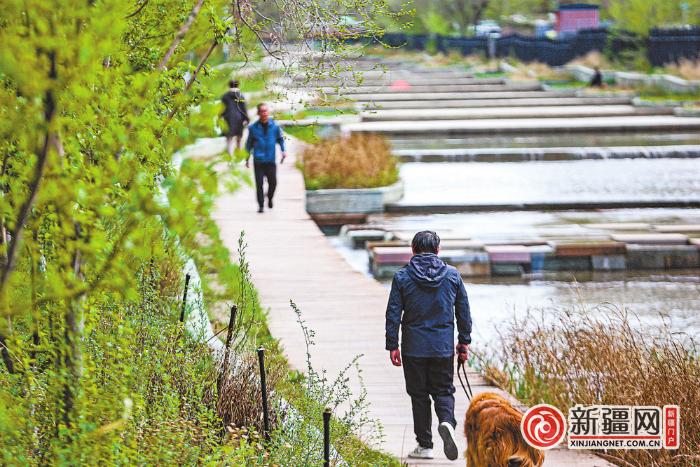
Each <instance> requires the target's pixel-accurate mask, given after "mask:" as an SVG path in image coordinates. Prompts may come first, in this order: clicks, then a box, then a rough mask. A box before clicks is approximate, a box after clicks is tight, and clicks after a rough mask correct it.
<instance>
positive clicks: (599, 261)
mask: <svg viewBox="0 0 700 467" xmlns="http://www.w3.org/2000/svg"><path fill="white" fill-rule="evenodd" d="M591 265H592V266H593V270H594V271H622V270H624V269H626V268H627V263H626V261H625V255H610V256H591Z"/></svg>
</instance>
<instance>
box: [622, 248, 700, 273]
mask: <svg viewBox="0 0 700 467" xmlns="http://www.w3.org/2000/svg"><path fill="white" fill-rule="evenodd" d="M698 267H700V251H699V250H698V247H697V246H695V245H627V268H628V269H693V268H698Z"/></svg>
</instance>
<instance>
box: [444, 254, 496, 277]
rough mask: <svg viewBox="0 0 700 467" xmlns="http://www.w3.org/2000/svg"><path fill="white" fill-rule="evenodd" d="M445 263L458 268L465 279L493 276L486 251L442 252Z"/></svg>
mask: <svg viewBox="0 0 700 467" xmlns="http://www.w3.org/2000/svg"><path fill="white" fill-rule="evenodd" d="M438 256H440V258H442V260H443V261H445V262H446V263H447V264H450V265H452V266H454V267H455V268H457V270H458V271H459V273H460V274H461V275H462V276H465V277H474V276H489V275H491V264H490V263H489V255H488V253H486V252H484V251H469V250H440V253H439V255H438Z"/></svg>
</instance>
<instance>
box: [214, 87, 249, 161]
mask: <svg viewBox="0 0 700 467" xmlns="http://www.w3.org/2000/svg"><path fill="white" fill-rule="evenodd" d="M229 87H230V89H229V90H228V92H227V93H226V94H224V95H223V96H222V97H221V102H223V103H224V112H223V113H222V114H221V116H222V117H224V120H226V124H227V125H228V131H227V132H226V149H227V150H228V155H229V156H233V149H234V145H233V139H234V138H235V139H236V148H238V149H241V137H242V136H243V127H244V126H245V125H247V124H248V123H250V118H248V109H247V108H246V105H245V98H244V97H243V94H241V90H240V89H238V81H236V80H233V79H232V80H231V81H229Z"/></svg>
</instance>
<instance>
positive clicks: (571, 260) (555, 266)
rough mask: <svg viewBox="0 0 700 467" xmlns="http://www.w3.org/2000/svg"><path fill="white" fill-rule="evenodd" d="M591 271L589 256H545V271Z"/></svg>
mask: <svg viewBox="0 0 700 467" xmlns="http://www.w3.org/2000/svg"><path fill="white" fill-rule="evenodd" d="M591 269H592V265H591V257H590V256H546V257H545V258H544V270H545V271H563V272H567V271H571V272H578V271H590V270H591Z"/></svg>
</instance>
